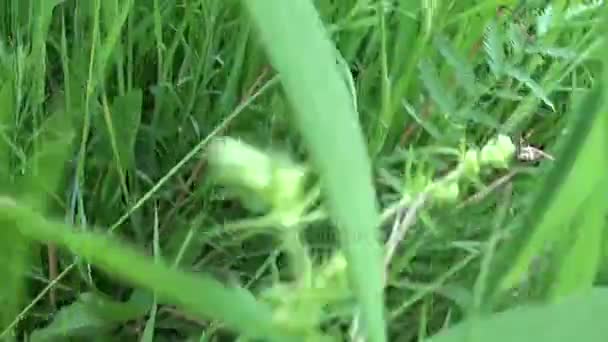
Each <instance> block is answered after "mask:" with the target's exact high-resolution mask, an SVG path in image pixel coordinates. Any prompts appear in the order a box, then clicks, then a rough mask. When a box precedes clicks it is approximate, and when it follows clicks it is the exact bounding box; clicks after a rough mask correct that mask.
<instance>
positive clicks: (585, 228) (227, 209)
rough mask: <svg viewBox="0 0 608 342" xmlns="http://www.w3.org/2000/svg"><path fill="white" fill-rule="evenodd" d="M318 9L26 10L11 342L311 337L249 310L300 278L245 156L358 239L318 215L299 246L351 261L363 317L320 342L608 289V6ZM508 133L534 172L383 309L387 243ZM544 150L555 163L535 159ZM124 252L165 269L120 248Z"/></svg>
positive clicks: (468, 198) (397, 274)
mask: <svg viewBox="0 0 608 342" xmlns="http://www.w3.org/2000/svg"><path fill="white" fill-rule="evenodd" d="M293 1H294V2H293V4H291V3H281V2H280V1H267V2H265V3H264V4H255V2H254V1H246V0H244V1H241V2H239V1H234V0H230V1H226V0H224V1H222V0H188V1H185V0H184V1H163V0H153V1H140V0H103V1H102V0H89V1H74V0H64V1H62V0H40V1H36V0H19V1H17V0H0V125H1V131H0V132H1V136H0V156H1V158H2V159H1V160H2V164H1V165H0V173H1V174H2V178H1V182H2V183H1V184H2V194H3V196H5V197H6V198H10V200H3V202H2V205H0V207H2V210H0V212H2V213H3V216H2V218H1V219H2V220H3V222H4V226H5V227H4V228H3V230H2V233H0V238H1V241H2V242H1V243H0V244H1V246H0V250H2V252H0V267H2V270H3V273H4V274H5V276H4V278H6V281H5V282H4V283H2V284H1V285H0V299H1V301H0V303H2V306H3V309H2V310H1V311H2V312H1V314H0V324H2V328H1V330H3V332H2V334H3V335H2V336H3V338H7V340H10V339H12V338H15V339H16V340H25V339H26V337H27V336H31V339H32V340H44V341H47V340H49V341H50V340H52V341H55V340H57V341H67V340H74V341H80V340H84V339H88V340H90V339H95V340H100V341H102V340H128V341H130V340H142V341H169V340H171V341H173V340H188V341H225V340H226V341H228V340H235V336H236V335H235V334H234V329H236V330H240V331H241V332H244V333H245V334H254V333H256V329H258V330H259V331H258V332H257V333H259V334H262V335H266V336H269V337H270V338H274V339H275V340H288V339H291V338H292V337H293V336H297V335H298V333H294V331H295V332H298V331H299V330H298V329H300V328H301V327H302V326H304V327H306V328H309V325H307V324H308V323H306V322H305V323H302V324H300V323H298V322H297V321H298V320H304V318H307V317H306V316H307V315H308V314H309V311H306V310H308V308H307V309H306V310H305V309H302V310H303V311H302V312H303V313H302V314H301V315H297V314H294V311H290V312H291V313H292V318H291V319H292V320H294V321H296V322H292V323H293V325H294V326H296V328H293V329H295V330H290V329H292V328H285V329H284V331H283V330H281V329H282V328H276V327H274V326H273V324H274V323H273V322H275V321H274V319H275V318H273V317H275V316H276V315H274V316H273V313H274V314H276V312H277V310H275V309H274V307H272V306H271V305H268V306H266V305H262V304H259V305H258V302H256V301H255V300H254V296H251V294H250V293H249V292H246V291H241V290H242V289H247V290H250V291H251V293H253V294H254V295H255V296H256V297H258V298H260V297H261V296H262V295H263V294H264V293H265V291H266V290H267V289H269V288H274V287H275V286H277V285H278V284H282V283H285V282H289V281H290V280H293V278H294V272H293V269H292V267H291V266H290V265H291V262H292V261H291V258H292V257H293V255H290V251H291V250H289V248H285V246H284V243H285V241H284V240H282V238H281V237H277V234H276V233H273V232H274V229H276V227H274V226H276V225H275V222H274V221H268V220H266V219H264V218H265V217H264V216H255V215H256V214H254V213H252V212H251V211H250V210H249V209H250V208H249V207H248V206H247V205H245V204H244V203H243V202H242V201H239V200H238V199H237V198H236V197H235V196H234V194H233V193H232V192H230V191H227V190H226V189H225V188H223V187H219V186H217V184H216V183H215V182H213V179H212V177H210V170H209V165H208V163H207V159H206V157H205V156H206V153H207V149H208V146H209V143H210V142H211V141H212V140H213V139H214V138H217V137H220V136H223V135H230V136H232V137H237V138H240V139H243V140H244V141H247V142H249V143H251V144H252V145H254V146H257V147H259V148H260V149H261V150H263V151H272V152H273V153H274V152H275V151H281V152H282V153H285V154H288V155H290V156H291V158H293V159H294V160H295V162H296V163H300V164H302V165H307V166H308V167H310V168H311V169H313V174H314V176H313V178H315V177H317V176H320V179H321V180H322V181H321V184H322V186H323V187H324V189H325V190H328V192H327V193H326V194H327V202H328V203H329V205H330V207H331V208H332V210H333V211H332V210H330V214H329V216H330V218H333V219H334V220H331V219H329V218H328V215H327V214H326V213H325V211H324V210H323V204H324V201H322V202H323V204H321V205H319V203H318V202H319V201H318V200H317V199H314V200H313V201H314V205H316V206H318V207H315V208H317V209H315V210H313V211H311V214H310V215H304V216H303V217H301V220H300V221H298V222H297V224H295V225H296V226H297V227H298V229H299V230H298V232H301V235H302V238H303V240H304V241H303V243H304V244H305V245H306V246H307V250H306V256H307V257H306V258H310V261H311V262H312V264H313V268H314V271H313V272H314V273H315V274H316V273H317V272H318V271H317V266H319V265H325V263H327V262H328V260H332V256H333V255H334V253H335V252H336V251H337V250H338V249H340V248H343V250H344V251H345V255H346V259H347V260H348V263H349V267H351V268H350V273H349V278H348V279H349V281H350V282H351V285H353V292H354V293H355V298H356V299H358V301H359V304H360V305H359V306H356V305H355V304H354V300H353V298H351V297H349V298H347V299H346V300H339V301H337V303H332V305H331V306H330V308H329V309H327V308H324V310H323V312H322V313H318V312H316V311H315V314H318V316H319V317H317V320H315V321H314V324H313V325H314V326H315V327H318V328H319V331H321V333H319V334H322V335H323V337H319V336H320V335H319V336H317V335H315V337H314V338H319V339H320V338H327V339H330V338H333V339H332V340H337V341H341V340H348V339H349V337H348V335H349V326H350V325H351V321H352V318H353V315H357V314H358V313H361V314H362V316H361V318H362V319H363V321H364V322H367V323H366V324H371V325H369V326H368V328H369V333H370V339H369V340H370V341H381V340H383V339H385V338H386V339H388V340H389V341H416V340H423V339H424V338H426V337H427V336H431V335H433V334H435V333H436V332H438V331H439V330H440V329H441V328H443V327H446V326H451V325H452V324H453V323H455V322H458V321H460V320H461V319H462V318H464V317H465V315H467V314H469V313H471V312H477V313H480V312H485V311H489V310H494V309H497V308H501V309H503V308H507V307H512V306H516V305H518V304H523V303H529V302H536V301H541V300H549V301H551V300H555V299H556V298H559V296H561V295H565V294H569V293H572V292H576V291H578V290H579V289H588V288H590V287H591V286H594V285H598V284H601V283H602V281H605V279H606V276H605V275H606V272H605V270H606V267H605V266H606V263H605V253H604V248H603V244H602V243H603V241H604V240H605V236H606V235H605V234H604V231H605V224H604V219H603V217H604V215H605V208H604V207H605V205H604V204H603V198H604V197H602V196H603V193H602V190H603V189H605V181H603V180H602V179H601V178H602V177H601V174H602V173H603V172H602V171H603V170H605V167H606V165H605V157H604V153H603V149H601V146H602V144H605V141H606V137H605V133H604V132H606V131H607V130H606V129H605V123H604V121H605V119H604V116H605V115H604V114H603V113H605V112H606V108H607V107H606V106H605V103H604V102H605V101H604V97H605V95H604V93H605V92H606V88H605V87H604V83H605V77H606V73H605V72H604V71H603V70H604V68H603V51H604V50H603V49H604V48H605V47H606V45H605V44H606V42H605V40H606V38H605V35H604V34H603V32H605V31H604V30H605V25H604V24H603V21H602V20H603V17H605V16H603V12H605V6H604V2H603V1H591V2H584V1H567V0H555V1H542V0H536V1H534V0H529V1H474V0H459V1H430V0H421V1H405V0H404V1H379V0H344V1H340V2H338V1H330V0H316V1H313V2H311V3H313V4H314V6H315V8H316V11H317V12H314V13H313V11H308V9H309V7H310V5H309V4H308V1H305V0H298V1H296V0H293ZM243 3H245V6H243ZM256 6H257V8H256ZM310 8H312V7H310ZM317 13H318V15H319V17H318V18H319V19H320V21H319V23H321V22H322V23H323V27H322V28H321V27H319V29H318V32H317V31H314V32H313V31H309V30H307V29H306V28H307V27H316V26H314V24H315V23H316V22H317V21H316V20H318V19H317V17H316V15H317ZM307 25H309V26H307ZM311 32H313V33H311ZM315 32H316V33H319V35H318V36H317V35H315ZM321 34H323V35H325V34H327V37H329V38H330V40H327V42H329V41H331V42H332V43H333V45H330V44H325V43H323V42H325V41H323V42H321V41H320V40H315V39H317V38H318V37H321ZM334 46H335V48H336V50H335V51H330V50H329V49H330V48H331V49H333V47H334ZM310 47H319V49H318V50H315V49H310ZM330 58H334V59H335V61H334V60H332V61H329V62H328V59H330ZM319 77H327V78H325V79H322V78H319ZM327 90H333V92H328V93H323V91H327ZM316 101H318V102H316ZM315 110H317V111H318V112H314V111H315ZM594 120H595V121H594ZM499 133H500V134H504V135H507V136H509V137H511V139H512V140H513V142H514V143H515V144H516V145H518V147H519V148H518V152H517V156H518V157H519V158H515V160H514V161H513V162H512V163H510V164H509V166H508V168H506V169H498V170H482V171H484V172H482V174H481V175H480V177H479V178H478V179H474V180H468V181H467V182H464V183H463V184H460V187H459V189H458V190H459V191H458V194H457V196H456V198H454V199H453V201H451V202H450V203H447V204H437V205H434V204H433V205H427V206H425V207H424V208H423V209H421V210H419V211H418V212H417V213H416V216H417V221H416V223H415V224H413V225H412V226H411V227H409V228H408V231H407V234H406V235H405V238H404V239H403V241H402V242H401V245H400V247H399V248H397V250H396V252H395V254H394V256H393V257H392V260H391V264H390V267H389V268H388V271H387V274H386V289H385V292H384V297H385V298H384V299H383V300H382V298H381V296H380V295H379V294H378V292H377V290H380V286H381V285H382V284H381V281H380V279H379V278H378V277H377V276H380V275H381V273H380V272H381V271H382V270H381V266H379V265H378V264H374V262H375V260H376V259H379V256H378V255H377V254H378V253H377V248H376V247H379V242H380V241H377V240H378V239H376V237H381V238H382V241H384V240H385V239H386V238H387V237H388V236H389V234H390V230H391V226H392V225H393V221H394V219H393V217H392V216H391V217H390V220H388V219H387V220H384V224H382V225H380V228H377V227H374V226H373V225H375V224H377V223H378V221H379V220H380V219H379V217H383V218H384V217H385V214H387V213H389V212H391V210H392V209H391V208H393V209H394V208H398V209H399V211H401V209H404V208H402V207H403V206H402V207H399V206H398V205H399V203H402V202H403V199H404V198H406V197H407V196H409V197H412V198H414V197H415V196H416V195H418V194H420V193H421V192H422V191H423V190H424V189H425V187H426V186H427V185H428V184H429V182H430V181H431V180H433V179H437V178H440V177H442V176H445V175H446V174H449V172H450V171H451V170H453V169H454V168H455V167H456V166H457V165H458V163H459V160H460V159H459V158H460V156H461V154H462V153H463V151H465V150H467V149H470V148H473V147H479V148H481V146H483V145H484V144H485V143H486V142H487V141H489V140H490V139H491V138H493V137H494V136H496V135H497V134H499ZM529 145H530V146H533V147H535V148H537V149H539V150H542V151H544V152H545V153H546V154H548V155H550V156H551V157H552V158H549V157H542V156H541V157H538V156H535V155H534V156H533V157H534V158H531V159H533V160H530V158H524V157H525V156H527V155H526V154H525V153H523V152H528V151H536V150H532V149H529V148H528V146H529ZM522 151H523V152H522ZM273 155H274V154H273ZM367 168H369V170H368V169H367ZM315 180H316V178H315ZM286 186H287V187H289V184H287V185H286ZM558 190H559V191H558ZM585 191H587V192H585ZM593 191H595V192H593ZM15 203H16V204H15ZM319 208H320V209H319ZM397 216H399V215H397ZM260 217H261V218H260ZM336 220H337V224H336ZM571 221H572V222H573V223H572V222H571ZM397 223H398V222H397ZM568 223H572V224H571V225H569V226H568V225H567V224H568ZM15 227H16V228H15ZM36 227H40V228H36ZM94 227H96V228H94ZM350 227H354V228H352V229H351V228H350ZM355 229H358V230H355ZM375 229H379V231H378V230H375ZM110 231H111V233H112V235H113V237H114V238H117V239H120V240H122V241H126V242H128V245H129V246H130V247H132V248H135V249H137V250H138V253H139V254H129V253H131V252H132V251H131V249H128V248H127V247H124V248H125V249H124V250H120V251H119V250H118V249H116V250H114V249H113V246H114V242H113V241H114V240H108V241H110V242H107V243H106V245H104V244H103V241H105V240H102V238H101V236H102V233H109V232H110ZM72 233H73V234H74V236H72V235H70V234H72ZM78 234H83V235H78ZM340 234H343V235H340ZM349 234H350V235H349ZM279 235H280V234H279ZM280 236H282V235H280ZM340 237H342V238H343V240H342V241H345V240H346V241H350V243H351V245H349V242H343V243H342V244H341V243H340V241H341V240H340ZM362 237H364V238H365V239H372V240H371V242H369V245H368V248H359V247H360V246H359V247H357V248H355V247H353V246H354V245H353V243H356V242H357V241H353V240H352V239H353V238H354V239H355V240H356V239H357V238H362ZM349 239H350V240H349ZM297 241H299V240H297ZM365 241H368V240H365ZM574 241H575V242H576V243H573V242H574ZM359 242H360V241H359ZM376 245H378V246H376ZM572 245H574V246H575V247H572ZM121 246H122V245H121ZM298 246H299V245H298ZM349 246H350V249H349ZM116 248H119V247H116ZM121 248H122V247H121ZM121 251H122V252H121ZM114 252H116V253H118V254H115V253H114ZM123 252H124V253H123ZM291 252H293V251H291ZM121 253H122V254H121ZM144 254H145V255H147V256H148V257H149V258H150V260H149V261H150V262H149V263H145V262H144V261H141V260H147V259H145V258H144ZM292 254H293V253H292ZM376 256H378V258H376ZM111 258H113V259H111ZM139 258H141V260H140V259H139ZM110 259H111V260H110ZM138 260H139V261H138ZM152 260H157V263H153V262H152ZM377 261H379V260H377ZM159 265H162V266H159ZM174 266H177V268H178V269H180V270H184V271H188V272H190V273H194V274H200V275H201V277H207V276H206V275H208V274H212V275H213V278H212V279H211V280H205V282H203V283H196V282H194V280H192V279H193V278H188V277H187V276H186V275H184V274H185V273H181V272H178V271H177V270H176V268H174ZM148 267H149V268H148ZM303 267H304V269H306V267H307V266H306V265H304V266H303ZM319 267H320V266H319ZM300 270H301V269H300ZM507 271H508V272H507ZM171 272H173V273H171ZM319 272H320V271H319ZM374 274H375V275H376V276H373V277H371V278H369V277H370V275H374ZM503 276H504V277H503ZM167 277H170V278H167ZM180 277H184V278H180ZM366 277H368V278H367V279H368V281H369V283H368V284H367V286H366V284H365V280H366ZM296 278H297V272H296ZM123 279H124V280H126V281H122V280H123ZM197 279H198V278H197ZM205 279H207V278H205ZM376 279H377V280H376ZM190 280H192V281H193V282H191V283H190ZM222 284H229V286H227V288H228V289H229V290H227V291H232V290H233V289H238V290H234V291H233V292H224V286H225V285H222ZM134 285H135V286H134ZM197 286H202V287H201V288H199V290H200V291H201V292H205V289H207V292H208V293H207V294H206V295H201V298H200V300H199V301H196V300H194V299H192V300H191V303H190V302H189V299H188V297H187V296H196V288H197ZM339 287H340V282H339V281H338V280H332V283H331V284H330V285H328V286H326V288H324V290H323V291H325V292H327V293H333V292H332V291H334V292H336V293H338V292H340V291H342V289H337V288H339ZM214 289H216V290H217V292H214V291H216V290H214ZM180 291H182V292H183V293H182V294H179V293H178V292H180ZM287 292H289V290H287ZM325 292H324V293H325ZM176 293H177V294H176ZM222 296H226V297H222ZM280 296H281V295H279V297H280ZM327 296H330V295H327ZM332 296H333V294H332ZM161 297H163V298H161ZM165 297H167V298H165ZM191 298H192V297H191ZM219 298H230V303H231V304H230V305H229V306H233V309H234V310H233V311H231V309H226V310H225V311H224V310H222V309H219V308H220V307H221V305H220V303H221V302H222V301H221V300H220V299H219ZM332 298H333V297H332ZM302 300H303V301H304V302H306V301H307V300H308V301H313V302H314V301H315V300H316V299H302ZM226 301H228V299H227V300H226ZM319 301H322V300H320V299H319ZM175 304H176V305H175ZM226 305H228V304H226ZM294 305H295V304H294ZM203 307H205V309H200V308H203ZM215 307H217V310H214V309H213V308H215ZM289 308H290V310H291V309H293V307H289ZM360 309H361V310H360ZM367 310H371V311H367ZM201 316H206V317H205V318H201ZM254 318H255V319H257V320H258V321H257V322H256V321H254ZM218 320H219V321H218ZM288 320H289V319H288ZM382 320H384V321H382ZM243 322H245V323H243ZM373 322H376V323H381V324H383V326H382V327H381V326H380V325H377V326H374V324H375V323H373ZM287 325H289V324H287ZM281 326H283V325H281ZM374 327H375V328H374ZM233 328H234V329H233ZM383 329H386V335H387V336H386V337H384V336H383V333H382V331H383ZM374 331H375V332H374ZM68 338H70V339H68ZM311 338H312V337H311ZM293 339H294V340H296V339H298V338H297V337H293Z"/></svg>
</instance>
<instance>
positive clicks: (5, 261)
mask: <svg viewBox="0 0 608 342" xmlns="http://www.w3.org/2000/svg"><path fill="white" fill-rule="evenodd" d="M0 223H1V224H2V230H1V231H0V272H1V273H2V281H0V307H1V308H2V309H1V310H0V331H4V330H5V329H7V328H8V327H9V324H11V323H12V322H13V320H14V319H15V317H17V314H18V313H19V311H20V310H21V306H22V305H23V304H24V298H25V295H26V292H25V289H26V282H25V273H26V271H27V266H28V261H29V255H30V251H29V247H30V244H29V241H28V240H27V239H26V238H25V237H24V236H23V235H22V234H21V232H19V231H18V230H17V229H15V226H14V224H12V223H11V222H10V221H8V220H6V219H5V218H4V217H3V218H2V219H0ZM9 333H12V331H9ZM3 341H4V340H3Z"/></svg>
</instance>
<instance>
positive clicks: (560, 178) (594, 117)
mask: <svg viewBox="0 0 608 342" xmlns="http://www.w3.org/2000/svg"><path fill="white" fill-rule="evenodd" d="M602 83H603V82H601V81H598V82H597V84H596V85H595V87H594V88H593V89H592V91H590V92H589V93H588V94H587V95H586V97H585V98H584V99H583V101H582V103H580V105H579V106H578V108H577V110H576V112H575V113H574V115H573V116H572V117H573V118H574V119H575V121H573V122H572V123H571V125H570V127H569V132H570V133H569V135H568V136H566V137H565V139H564V141H563V142H562V146H561V149H560V150H561V151H560V152H561V153H559V154H558V157H557V161H556V164H555V165H554V167H553V169H552V170H551V172H550V174H549V175H548V177H547V179H546V181H545V183H544V186H543V187H542V188H541V189H540V193H539V194H538V195H537V198H536V201H535V202H534V205H533V206H532V207H531V209H530V211H529V213H528V216H527V217H526V218H525V219H524V221H523V222H522V223H523V224H522V225H521V226H520V227H521V229H519V230H518V235H517V237H516V238H515V239H514V240H513V241H511V242H510V245H511V246H512V247H510V248H508V249H506V250H505V251H504V252H503V255H502V256H501V257H499V258H498V262H501V263H505V265H502V266H498V267H497V268H496V269H501V270H504V269H507V270H508V271H507V272H501V275H500V277H499V279H500V280H499V281H498V283H496V284H495V285H496V286H497V290H498V291H504V290H507V289H510V288H512V287H513V286H515V285H516V284H517V283H519V282H520V281H521V280H522V279H523V277H524V276H525V275H526V273H527V271H528V267H529V266H530V264H531V262H532V260H533V259H534V258H535V257H536V256H538V255H539V254H540V253H542V251H543V250H544V248H545V247H546V244H547V243H549V242H558V243H559V242H560V241H561V242H562V243H565V242H567V241H568V240H572V239H573V237H574V239H575V241H576V242H575V244H574V247H573V248H574V249H573V250H571V251H570V252H568V253H570V254H571V257H572V258H574V259H572V260H579V261H580V260H585V259H587V258H592V259H594V258H599V254H600V253H599V252H597V251H596V249H598V248H600V246H596V245H595V244H596V243H599V241H600V240H601V239H598V240H595V242H594V241H591V240H590V239H588V238H584V237H585V236H586V235H587V234H589V235H591V236H593V237H595V238H597V237H598V235H601V233H602V230H603V228H604V226H605V225H604V224H603V220H604V218H603V215H604V214H605V213H606V206H605V205H604V204H602V205H601V206H600V207H596V206H591V207H589V206H587V207H585V206H583V204H584V203H585V202H586V201H587V200H589V199H591V201H593V200H594V199H593V198H595V200H596V201H598V202H599V203H605V201H604V200H603V198H602V196H604V194H605V192H601V191H596V190H597V189H598V188H599V189H606V182H605V181H604V180H603V178H604V176H603V175H604V173H605V171H606V170H607V169H608V162H607V159H606V157H605V156H604V155H603V154H602V150H603V149H602V146H605V141H606V140H605V134H606V132H608V130H607V129H608V127H607V126H606V121H605V120H606V119H605V117H606V112H605V110H606V107H605V106H604V105H603V104H604V96H603V92H604V91H605V89H604V88H603V84H602ZM581 208H582V210H585V212H584V215H585V216H587V218H589V215H596V216H597V217H596V219H592V220H590V221H589V220H588V221H587V222H585V221H580V220H579V222H577V218H578V217H580V215H581V212H580V210H581ZM577 237H580V238H582V239H583V240H579V239H578V238H577ZM580 243H583V244H584V246H580V245H578V244H580ZM581 248H582V249H583V250H582V251H581ZM594 251H595V252H594ZM581 252H582V253H583V255H581V254H580V253H581ZM596 252H597V253H596ZM595 254H597V255H596V256H592V255H595ZM572 260H567V259H564V260H561V261H560V262H559V263H560V264H563V266H564V267H565V268H562V269H561V271H558V275H557V278H556V279H554V281H557V282H558V283H556V285H554V289H553V290H552V291H553V292H552V293H553V295H557V293H561V294H566V293H568V292H570V291H571V290H572V291H573V290H575V289H577V288H580V287H589V286H591V284H592V282H593V280H594V277H595V272H596V271H597V269H596V268H597V266H598V265H597V260H595V261H589V260H587V261H588V262H591V263H590V264H586V265H579V266H578V267H579V268H580V267H587V266H590V267H591V269H587V270H586V271H584V272H583V274H584V276H582V277H580V274H579V275H578V276H579V277H580V278H578V280H575V281H574V283H572V282H571V279H570V280H567V278H569V277H570V276H568V275H567V273H568V272H571V271H572V267H575V268H576V266H572V265H571V263H572ZM593 265H595V266H593ZM558 268H559V266H558ZM567 269H570V271H567ZM564 272H566V273H564ZM495 280H498V278H497V279H491V281H495ZM562 282H563V283H562ZM555 286H556V287H555Z"/></svg>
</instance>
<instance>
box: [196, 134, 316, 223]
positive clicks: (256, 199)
mask: <svg viewBox="0 0 608 342" xmlns="http://www.w3.org/2000/svg"><path fill="white" fill-rule="evenodd" d="M208 161H209V165H210V167H211V172H212V174H213V177H214V179H215V180H216V181H218V182H219V183H221V184H224V185H226V186H229V187H232V188H233V189H237V190H238V191H240V192H241V200H242V201H243V203H244V204H245V205H246V206H248V207H249V208H250V209H252V210H264V211H268V210H271V211H273V212H274V213H276V214H278V216H281V217H282V221H283V223H284V224H288V223H289V222H291V221H293V220H297V219H298V218H299V215H300V214H301V213H299V212H297V210H295V208H297V207H298V204H299V203H300V202H301V201H302V198H303V197H304V191H305V183H306V175H307V172H306V170H305V168H304V167H302V166H300V165H297V164H296V163H294V162H293V161H291V160H290V159H289V158H287V157H286V156H279V155H278V154H270V153H265V152H263V151H260V150H259V149H257V148H255V147H253V146H251V145H249V144H247V143H245V142H243V141H240V140H237V139H233V138H228V137H224V138H218V139H217V140H215V141H214V142H213V143H211V145H210V146H209V149H208Z"/></svg>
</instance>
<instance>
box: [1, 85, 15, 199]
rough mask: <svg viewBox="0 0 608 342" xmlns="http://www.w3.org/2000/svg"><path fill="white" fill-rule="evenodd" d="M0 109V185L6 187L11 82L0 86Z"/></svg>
mask: <svg viewBox="0 0 608 342" xmlns="http://www.w3.org/2000/svg"><path fill="white" fill-rule="evenodd" d="M0 108H1V109H0V184H1V185H2V186H8V184H9V181H8V177H9V176H10V175H11V172H10V162H11V158H10V156H11V153H12V149H11V135H12V134H11V129H12V127H13V125H14V124H15V123H14V118H15V95H14V90H13V83H12V82H11V81H8V80H5V81H4V83H3V84H1V85H0ZM2 191H6V189H3V190H2Z"/></svg>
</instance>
